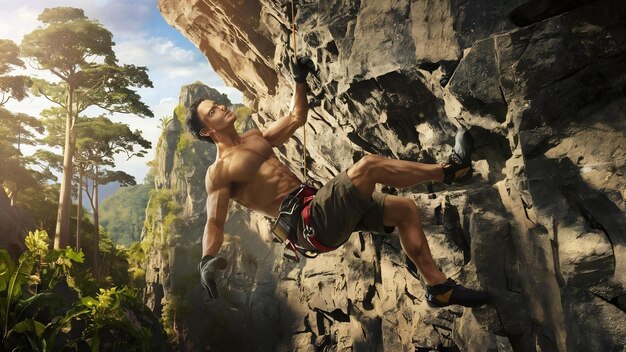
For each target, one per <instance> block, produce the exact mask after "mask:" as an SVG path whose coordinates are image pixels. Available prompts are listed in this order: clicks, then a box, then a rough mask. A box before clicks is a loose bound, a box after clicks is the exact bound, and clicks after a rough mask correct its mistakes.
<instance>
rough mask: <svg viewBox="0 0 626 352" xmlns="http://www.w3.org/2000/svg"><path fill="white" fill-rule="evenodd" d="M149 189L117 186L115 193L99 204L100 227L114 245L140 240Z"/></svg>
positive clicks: (148, 187)
mask: <svg viewBox="0 0 626 352" xmlns="http://www.w3.org/2000/svg"><path fill="white" fill-rule="evenodd" d="M151 187H152V185H150V184H139V185H136V186H129V187H119V186H118V189H117V191H115V192H114V193H113V194H111V195H109V196H108V197H107V198H106V199H104V200H103V201H102V202H100V225H102V226H103V227H104V228H106V229H107V231H108V232H109V234H110V235H111V238H112V239H113V241H114V242H115V243H117V244H125V245H130V244H131V243H132V242H134V241H138V240H139V239H140V237H141V230H142V228H143V221H144V218H145V213H146V206H147V204H148V194H149V193H150V189H151Z"/></svg>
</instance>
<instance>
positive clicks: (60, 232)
mask: <svg viewBox="0 0 626 352" xmlns="http://www.w3.org/2000/svg"><path fill="white" fill-rule="evenodd" d="M73 104H74V90H73V88H72V87H70V88H69V90H68V95H67V117H66V119H65V148H63V176H62V177H61V192H60V193H59V207H58V209H57V225H56V231H55V233H54V248H57V249H60V248H65V247H67V246H69V244H70V206H71V202H72V198H71V191H72V157H73V156H74V147H75V141H76V140H75V138H74V112H73V106H72V105H73Z"/></svg>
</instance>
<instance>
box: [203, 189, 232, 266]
mask: <svg viewBox="0 0 626 352" xmlns="http://www.w3.org/2000/svg"><path fill="white" fill-rule="evenodd" d="M207 191H208V195H207V201H206V210H207V212H206V213H207V214H206V215H207V221H206V225H205V226H204V234H203V236H202V252H203V253H202V256H203V257H204V256H206V255H211V256H213V257H214V256H215V255H216V254H217V252H218V251H219V249H220V247H221V246H222V242H224V223H226V214H227V213H228V202H229V200H230V190H229V187H228V186H225V187H222V188H219V189H215V188H214V187H212V186H211V187H207Z"/></svg>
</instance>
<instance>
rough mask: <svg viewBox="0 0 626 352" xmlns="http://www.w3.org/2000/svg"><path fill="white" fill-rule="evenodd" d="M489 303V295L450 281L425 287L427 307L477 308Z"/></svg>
mask: <svg viewBox="0 0 626 352" xmlns="http://www.w3.org/2000/svg"><path fill="white" fill-rule="evenodd" d="M490 301H491V295H489V293H487V292H483V291H476V290H473V289H471V288H467V287H463V286H462V285H460V284H458V283H457V282H456V281H454V280H452V279H448V280H447V281H446V282H444V283H442V284H439V285H434V286H428V285H427V286H426V304H428V306H429V307H445V306H449V305H451V304H458V305H462V306H464V307H478V306H482V305H483V304H486V303H489V302H490Z"/></svg>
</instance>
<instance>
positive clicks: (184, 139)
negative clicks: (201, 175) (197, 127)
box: [176, 132, 193, 154]
mask: <svg viewBox="0 0 626 352" xmlns="http://www.w3.org/2000/svg"><path fill="white" fill-rule="evenodd" d="M192 143H193V139H192V137H191V135H190V134H189V133H187V132H182V133H181V134H179V135H178V142H177V143H176V152H178V153H179V154H183V153H184V152H185V151H186V150H187V149H188V148H189V147H190V146H191V144H192Z"/></svg>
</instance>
